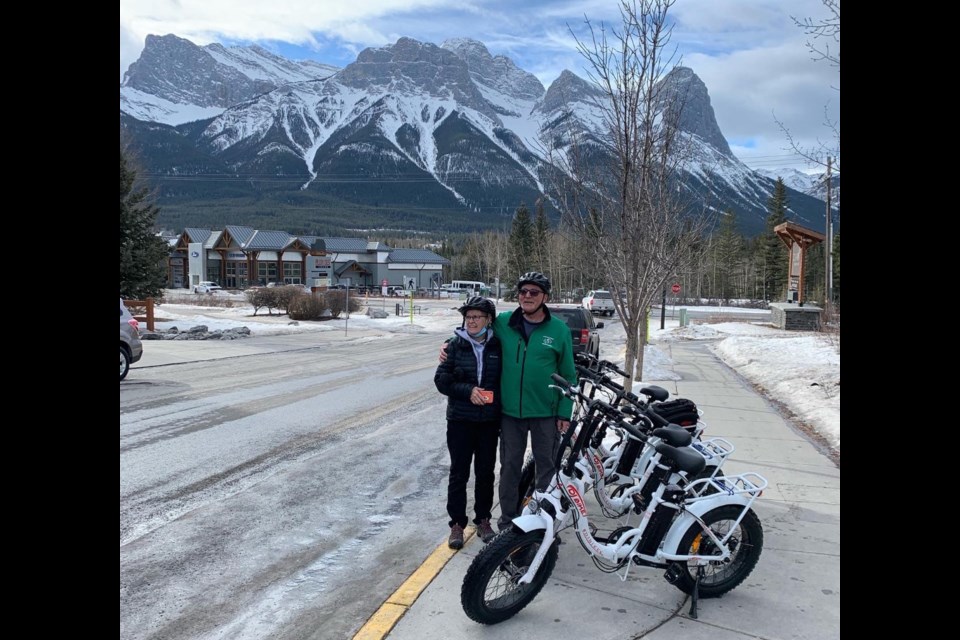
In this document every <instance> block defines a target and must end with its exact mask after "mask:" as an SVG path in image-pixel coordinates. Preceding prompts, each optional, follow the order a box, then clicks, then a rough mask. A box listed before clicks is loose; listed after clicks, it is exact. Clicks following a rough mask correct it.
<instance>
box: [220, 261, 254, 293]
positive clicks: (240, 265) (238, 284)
mask: <svg viewBox="0 0 960 640" xmlns="http://www.w3.org/2000/svg"><path fill="white" fill-rule="evenodd" d="M248 285H249V282H248V281H247V263H246V262H228V263H227V281H226V285H224V286H226V288H227V289H246V288H247V286H248Z"/></svg>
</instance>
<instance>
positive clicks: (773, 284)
mask: <svg viewBox="0 0 960 640" xmlns="http://www.w3.org/2000/svg"><path fill="white" fill-rule="evenodd" d="M767 211H768V212H769V213H768V215H767V230H766V233H764V237H763V242H762V243H761V262H762V269H763V276H762V277H763V285H764V286H763V289H764V292H763V293H764V296H765V297H766V299H767V300H783V299H784V298H785V297H786V291H787V267H788V265H789V262H788V260H789V258H790V254H789V252H788V251H787V247H786V245H784V244H783V241H781V240H780V238H779V237H777V234H776V233H775V232H774V230H773V229H774V227H776V226H777V225H779V224H782V223H784V222H786V221H787V186H786V185H785V184H784V183H783V178H779V177H778V178H777V184H776V185H775V186H774V188H773V194H772V195H771V196H770V199H769V200H767Z"/></svg>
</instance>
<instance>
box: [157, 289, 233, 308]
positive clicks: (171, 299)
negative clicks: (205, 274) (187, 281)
mask: <svg viewBox="0 0 960 640" xmlns="http://www.w3.org/2000/svg"><path fill="white" fill-rule="evenodd" d="M164 302H165V303H167V304H184V305H194V306H198V307H223V308H224V309H232V308H233V307H242V306H245V305H248V304H249V303H248V302H247V301H246V299H238V298H236V297H234V296H231V295H224V294H216V293H212V294H206V293H168V294H167V295H166V296H164V298H163V300H162V302H161V304H162V303H164Z"/></svg>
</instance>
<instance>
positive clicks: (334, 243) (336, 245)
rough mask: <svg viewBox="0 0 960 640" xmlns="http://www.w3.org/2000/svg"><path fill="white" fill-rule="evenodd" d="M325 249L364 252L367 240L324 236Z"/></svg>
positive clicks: (337, 251) (341, 251)
mask: <svg viewBox="0 0 960 640" xmlns="http://www.w3.org/2000/svg"><path fill="white" fill-rule="evenodd" d="M323 241H324V242H325V243H326V245H327V251H332V252H335V253H366V252H367V241H366V240H365V239H364V238H324V239H323Z"/></svg>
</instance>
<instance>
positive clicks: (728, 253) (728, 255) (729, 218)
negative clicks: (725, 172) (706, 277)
mask: <svg viewBox="0 0 960 640" xmlns="http://www.w3.org/2000/svg"><path fill="white" fill-rule="evenodd" d="M715 242H716V263H717V264H716V269H717V283H716V291H717V294H718V295H719V296H720V297H721V298H723V299H725V300H729V299H731V298H739V297H741V296H742V295H743V291H742V286H740V284H739V282H740V281H739V279H738V270H739V269H740V266H741V265H740V263H741V259H742V257H743V237H742V236H741V235H740V233H739V232H738V231H737V216H736V214H734V213H733V212H732V211H727V212H726V214H725V215H724V216H723V220H722V221H721V223H720V231H719V233H718V234H717V237H716V239H715Z"/></svg>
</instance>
